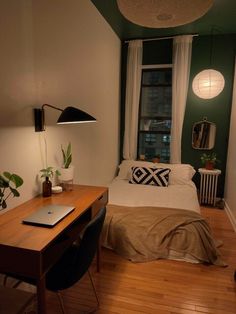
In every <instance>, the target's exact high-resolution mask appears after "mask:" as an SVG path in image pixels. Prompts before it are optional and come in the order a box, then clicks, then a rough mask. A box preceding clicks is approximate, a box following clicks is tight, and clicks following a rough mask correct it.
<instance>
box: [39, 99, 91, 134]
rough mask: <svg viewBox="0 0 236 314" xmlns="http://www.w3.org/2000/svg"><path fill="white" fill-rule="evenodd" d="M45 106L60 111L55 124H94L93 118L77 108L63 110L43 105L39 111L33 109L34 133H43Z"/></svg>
mask: <svg viewBox="0 0 236 314" xmlns="http://www.w3.org/2000/svg"><path fill="white" fill-rule="evenodd" d="M46 106H47V107H50V108H53V109H56V110H59V111H61V114H60V116H59V118H58V120H57V124H72V123H86V122H96V119H95V118H94V117H92V116H90V115H89V114H88V113H87V112H84V111H82V110H80V109H78V108H75V107H66V108H65V109H64V110H63V109H60V108H57V107H55V106H52V105H48V104H44V105H42V108H41V109H38V108H36V109H34V122H35V132H42V131H45V124H44V115H45V114H44V107H46Z"/></svg>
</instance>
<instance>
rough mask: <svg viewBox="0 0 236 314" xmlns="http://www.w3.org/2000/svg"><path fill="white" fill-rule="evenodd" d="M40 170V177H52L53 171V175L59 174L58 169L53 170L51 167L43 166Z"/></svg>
mask: <svg viewBox="0 0 236 314" xmlns="http://www.w3.org/2000/svg"><path fill="white" fill-rule="evenodd" d="M40 172H42V174H41V178H49V179H50V178H52V177H53V175H54V173H55V175H57V176H60V175H61V173H60V171H59V170H55V171H54V170H53V167H47V168H44V169H41V170H40Z"/></svg>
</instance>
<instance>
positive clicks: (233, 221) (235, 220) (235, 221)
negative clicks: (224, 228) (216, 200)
mask: <svg viewBox="0 0 236 314" xmlns="http://www.w3.org/2000/svg"><path fill="white" fill-rule="evenodd" d="M224 203H225V207H224V209H225V212H226V214H227V216H228V218H229V220H230V222H231V225H232V226H233V228H234V231H235V232H236V218H235V217H234V215H233V214H232V211H231V209H230V207H229V206H228V204H227V203H226V201H225V200H224Z"/></svg>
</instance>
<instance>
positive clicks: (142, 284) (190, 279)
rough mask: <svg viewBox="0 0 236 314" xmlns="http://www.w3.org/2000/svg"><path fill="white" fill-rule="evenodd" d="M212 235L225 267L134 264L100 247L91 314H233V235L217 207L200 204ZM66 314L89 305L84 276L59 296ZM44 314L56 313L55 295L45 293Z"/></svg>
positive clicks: (235, 302) (162, 262) (235, 252)
mask: <svg viewBox="0 0 236 314" xmlns="http://www.w3.org/2000/svg"><path fill="white" fill-rule="evenodd" d="M202 214H203V216H204V217H206V219H207V220H208V221H209V223H210V225H211V227H212V231H213V235H214V237H215V238H216V239H219V240H222V241H223V246H222V247H221V248H220V252H221V254H222V257H223V259H224V261H225V262H227V263H228V265H229V266H228V267H226V268H222V267H218V266H205V265H200V264H190V263H186V262H177V261H169V260H158V261H155V262H149V263H141V264H134V263H131V262H129V261H127V260H124V259H123V258H121V257H119V256H117V255H116V254H115V253H113V252H111V251H109V250H105V249H104V250H103V252H102V253H103V254H102V271H101V272H100V273H96V272H95V267H92V275H93V278H94V282H95V285H96V289H97V292H98V294H99V299H100V307H99V310H97V311H95V312H94V313H104V314H105V313H106V314H108V313H111V314H112V313H122V314H130V313H155V314H167V313H169V314H170V313H171V314H174V313H181V314H193V313H198V314H199V313H212V314H227V313H234V314H235V313H236V282H235V281H234V278H233V276H234V271H235V269H236V245H235V243H236V233H235V232H234V231H233V229H232V226H231V224H230V222H229V221H228V218H227V216H226V214H225V212H224V211H223V210H219V209H213V208H202ZM63 299H64V303H65V308H66V311H67V313H68V314H75V313H84V312H86V311H89V310H90V309H92V308H93V307H94V306H95V305H96V302H95V297H94V295H93V292H92V289H91V285H90V284H89V278H88V277H87V276H85V277H84V279H83V280H82V281H81V282H80V283H79V284H77V285H75V286H74V287H73V288H71V289H68V291H66V292H65V293H64V294H63ZM48 307H49V314H55V313H57V314H58V313H60V307H59V303H58V299H57V298H56V297H55V295H54V294H52V293H48Z"/></svg>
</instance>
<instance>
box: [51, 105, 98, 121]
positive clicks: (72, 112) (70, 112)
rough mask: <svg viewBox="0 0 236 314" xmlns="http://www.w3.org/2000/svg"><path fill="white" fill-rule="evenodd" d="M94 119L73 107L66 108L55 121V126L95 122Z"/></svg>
mask: <svg viewBox="0 0 236 314" xmlns="http://www.w3.org/2000/svg"><path fill="white" fill-rule="evenodd" d="M95 121H96V119H95V118H94V117H92V116H90V115H89V114H88V113H87V112H84V111H82V110H80V109H78V108H75V107H66V108H65V109H64V110H63V111H62V113H61V115H60V117H59V118H58V120H57V124H71V123H86V122H95Z"/></svg>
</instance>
